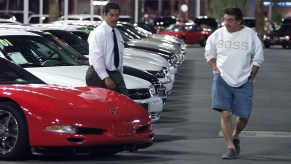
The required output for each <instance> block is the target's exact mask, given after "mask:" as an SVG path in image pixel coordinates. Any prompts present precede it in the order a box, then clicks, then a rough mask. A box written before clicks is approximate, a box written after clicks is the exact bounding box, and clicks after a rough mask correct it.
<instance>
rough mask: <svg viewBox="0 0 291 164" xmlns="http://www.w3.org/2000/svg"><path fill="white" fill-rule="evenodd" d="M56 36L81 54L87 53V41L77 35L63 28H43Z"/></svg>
mask: <svg viewBox="0 0 291 164" xmlns="http://www.w3.org/2000/svg"><path fill="white" fill-rule="evenodd" d="M44 31H46V32H49V33H51V34H52V35H54V36H56V37H58V38H59V39H61V40H62V41H63V42H65V43H67V44H68V45H70V46H71V47H73V48H74V49H75V50H77V51H78V52H79V53H81V54H82V55H88V54H89V44H88V42H87V41H85V40H83V39H81V38H80V37H78V36H77V35H75V34H73V33H71V32H68V31H64V30H44Z"/></svg>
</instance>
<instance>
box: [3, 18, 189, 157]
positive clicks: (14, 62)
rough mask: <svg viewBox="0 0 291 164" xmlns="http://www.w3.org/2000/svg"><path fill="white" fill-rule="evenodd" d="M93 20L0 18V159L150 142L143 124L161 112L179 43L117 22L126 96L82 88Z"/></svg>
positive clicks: (179, 57) (104, 150)
mask: <svg viewBox="0 0 291 164" xmlns="http://www.w3.org/2000/svg"><path fill="white" fill-rule="evenodd" d="M99 24H100V22H90V21H57V22H54V23H50V24H35V25H8V24H0V57H1V58H0V62H1V75H0V77H1V88H0V89H1V93H0V94H1V97H0V100H1V102H0V125H1V129H3V130H1V131H0V133H1V136H0V138H1V139H2V146H0V150H1V151H0V152H1V153H0V159H5V160H15V159H22V158H25V157H27V156H28V155H29V154H31V152H34V151H35V152H47V150H48V148H50V149H49V150H51V148H56V149H55V150H54V151H53V152H55V153H58V151H60V150H63V149H60V148H59V147H66V148H68V149H70V150H71V151H68V152H87V153H90V154H94V155H95V154H106V155H112V154H115V153H118V152H120V151H123V150H129V151H135V150H137V149H141V148H146V147H149V146H151V145H152V144H153V135H154V132H153V129H152V127H151V124H152V122H155V121H158V120H159V118H160V117H161V114H162V111H163V107H164V104H165V103H166V101H167V96H168V95H169V94H170V93H171V91H172V89H173V86H174V81H175V76H176V74H177V73H178V70H179V66H180V65H181V64H182V63H183V60H184V57H185V54H186V44H185V42H184V41H183V40H181V39H178V38H175V37H171V36H164V35H151V34H150V33H148V32H146V31H144V30H143V29H140V28H138V27H134V26H132V25H131V24H129V23H122V22H120V23H118V26H117V27H118V29H119V31H120V32H121V33H122V35H123V38H124V41H125V43H124V46H125V51H124V59H123V60H124V79H125V83H126V86H127V88H128V91H129V95H128V97H126V96H124V95H121V94H119V93H116V92H114V91H110V90H107V89H102V88H95V87H88V86H86V83H85V74H86V71H87V68H88V67H89V65H88V64H89V62H88V54H89V49H88V43H87V37H88V35H89V33H90V31H91V30H92V29H93V28H95V27H97V26H98V25H99ZM2 67H3V68H2ZM2 131H3V132H2ZM85 147H86V148H85ZM88 147H90V149H88ZM31 148H33V149H31ZM72 148H73V150H72ZM31 150H33V151H31ZM100 150H101V151H100Z"/></svg>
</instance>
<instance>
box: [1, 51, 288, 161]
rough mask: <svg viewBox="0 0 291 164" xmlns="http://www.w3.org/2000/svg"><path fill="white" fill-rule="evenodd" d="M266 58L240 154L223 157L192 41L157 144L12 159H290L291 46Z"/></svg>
mask: <svg viewBox="0 0 291 164" xmlns="http://www.w3.org/2000/svg"><path fill="white" fill-rule="evenodd" d="M264 51H265V62H264V64H263V66H262V67H261V68H260V70H259V73H258V75H257V79H256V82H255V90H254V104H253V113H252V116H251V118H250V122H249V125H248V126H247V128H246V129H245V131H244V132H243V133H242V136H241V149H242V150H241V155H240V157H239V159H236V160H231V161H228V160H222V159H221V155H222V153H223V152H224V151H225V149H226V145H225V141H224V138H223V137H222V136H221V133H220V115H219V113H217V112H215V111H213V110H211V109H210V105H211V104H210V102H211V98H210V95H211V92H210V89H211V84H212V72H211V69H210V68H209V66H208V64H207V63H206V61H205V59H204V56H203V54H204V49H203V48H201V47H199V45H197V46H196V45H195V46H189V47H188V49H187V55H186V59H185V61H184V63H183V64H182V66H181V67H180V70H179V72H178V75H177V76H176V81H175V84H174V88H173V91H172V94H171V95H169V96H168V100H167V102H166V104H165V107H164V111H163V113H162V116H161V118H160V120H159V121H158V122H156V123H154V124H153V128H154V130H155V144H154V145H153V146H152V147H150V148H147V149H144V150H140V151H137V152H122V153H119V154H117V155H115V156H113V157H108V158H105V157H89V156H86V155H76V156H70V157H66V156H34V157H32V158H31V159H29V160H28V161H19V162H1V164H11V163H13V164H14V163H50V164H51V163H59V164H65V163H82V164H83V163H86V164H87V163H88V164H89V163H94V164H95V163H100V164H101V163H102V164H105V163H106V164H108V163H110V164H111V163H112V164H117V163H118V164H120V163H126V164H135V163H152V164H172V163H173V164H196V163H197V164H203V163H205V164H206V163H207V164H217V163H234V162H235V163H236V164H246V163H248V164H249V163H251V164H252V163H255V164H257V163H258V164H274V163H276V164H281V163H291V128H290V127H291V119H290V117H291V71H290V69H291V64H290V63H291V54H290V49H282V48H281V47H274V48H272V49H265V50H264Z"/></svg>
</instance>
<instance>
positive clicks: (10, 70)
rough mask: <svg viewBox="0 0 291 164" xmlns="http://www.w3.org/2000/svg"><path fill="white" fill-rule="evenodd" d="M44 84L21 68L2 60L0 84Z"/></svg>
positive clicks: (0, 62)
mask: <svg viewBox="0 0 291 164" xmlns="http://www.w3.org/2000/svg"><path fill="white" fill-rule="evenodd" d="M32 83H33V84H44V82H43V81H42V80H40V79H38V78H37V77H35V76H34V75H32V74H31V73H29V72H27V71H26V70H24V69H22V68H20V67H19V66H17V65H15V64H13V63H11V62H9V61H8V60H6V59H3V58H0V84H32Z"/></svg>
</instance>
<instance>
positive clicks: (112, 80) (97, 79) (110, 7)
mask: <svg viewBox="0 0 291 164" xmlns="http://www.w3.org/2000/svg"><path fill="white" fill-rule="evenodd" d="M119 14H120V7H119V5H118V4H117V3H114V2H109V3H107V4H106V5H105V7H104V21H103V22H102V24H101V25H99V26H98V27H97V28H95V29H94V30H93V31H92V32H91V33H90V35H89V37H88V43H89V63H90V67H89V69H88V70H87V74H86V84H87V85H88V86H98V87H102V88H108V89H110V90H115V91H117V92H119V93H122V94H125V95H127V93H128V91H127V88H126V85H125V82H124V79H123V57H122V54H123V49H124V46H123V38H122V36H121V34H120V32H119V31H118V30H117V29H116V28H115V27H116V24H117V21H118V19H119ZM114 33H115V35H116V40H114ZM114 42H115V43H114ZM116 43H117V46H118V48H117V47H116V49H115V46H116ZM115 54H116V55H115Z"/></svg>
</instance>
